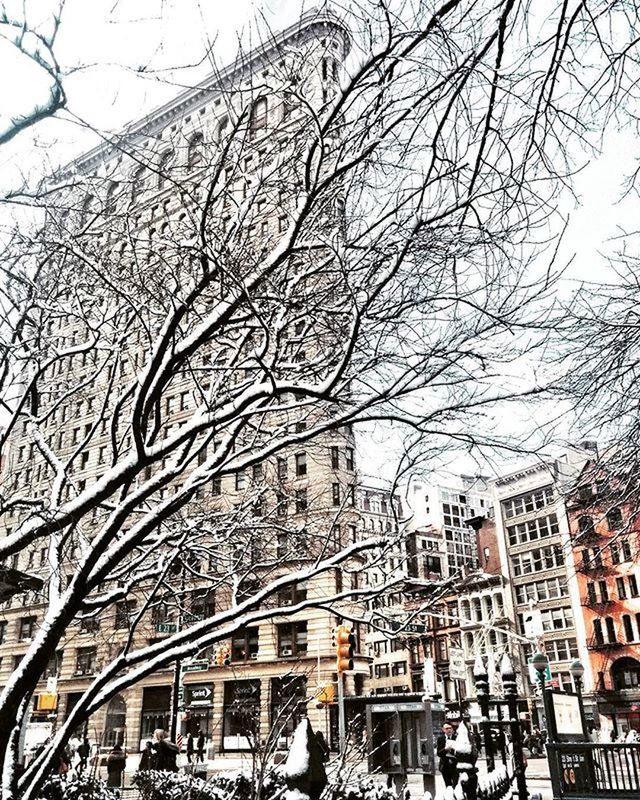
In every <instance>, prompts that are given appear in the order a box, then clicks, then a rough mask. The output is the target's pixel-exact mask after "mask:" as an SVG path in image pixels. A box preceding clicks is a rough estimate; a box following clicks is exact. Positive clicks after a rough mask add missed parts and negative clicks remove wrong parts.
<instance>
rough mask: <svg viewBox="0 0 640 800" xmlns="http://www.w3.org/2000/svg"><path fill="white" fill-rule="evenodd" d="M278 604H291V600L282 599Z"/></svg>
mask: <svg viewBox="0 0 640 800" xmlns="http://www.w3.org/2000/svg"><path fill="white" fill-rule="evenodd" d="M280 605H281V606H290V605H291V600H290V599H286V600H283V601H282V602H281V603H280Z"/></svg>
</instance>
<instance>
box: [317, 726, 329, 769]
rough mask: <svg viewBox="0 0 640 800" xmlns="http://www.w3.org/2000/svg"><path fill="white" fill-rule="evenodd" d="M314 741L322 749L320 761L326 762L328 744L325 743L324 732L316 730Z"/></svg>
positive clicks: (327, 758)
mask: <svg viewBox="0 0 640 800" xmlns="http://www.w3.org/2000/svg"><path fill="white" fill-rule="evenodd" d="M316 741H317V742H318V745H319V747H320V750H321V751H322V761H323V763H324V764H326V763H327V761H328V760H329V745H328V744H327V740H326V739H325V738H324V733H322V731H316Z"/></svg>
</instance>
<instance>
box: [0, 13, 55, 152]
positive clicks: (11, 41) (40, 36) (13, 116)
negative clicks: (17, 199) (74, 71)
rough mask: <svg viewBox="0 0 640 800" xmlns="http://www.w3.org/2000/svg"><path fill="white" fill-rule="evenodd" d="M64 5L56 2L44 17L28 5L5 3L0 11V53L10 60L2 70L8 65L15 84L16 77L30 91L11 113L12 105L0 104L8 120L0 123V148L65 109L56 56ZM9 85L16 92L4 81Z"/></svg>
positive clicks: (13, 86) (8, 82) (8, 83)
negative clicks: (20, 105)
mask: <svg viewBox="0 0 640 800" xmlns="http://www.w3.org/2000/svg"><path fill="white" fill-rule="evenodd" d="M64 4H65V3H64V0H57V2H55V3H53V5H52V7H51V8H47V9H45V10H44V14H43V9H42V8H39V9H36V8H35V7H34V6H32V5H29V4H27V3H24V4H14V3H11V2H6V3H2V5H1V7H0V42H2V44H3V50H2V52H3V56H5V57H7V56H8V58H10V59H11V61H10V62H7V64H6V65H5V68H7V67H8V66H9V63H11V64H12V72H13V75H14V80H15V76H16V75H18V76H21V77H22V80H23V85H24V86H31V87H32V90H31V91H29V90H28V89H27V90H26V91H25V94H26V98H25V97H23V98H22V99H23V100H24V102H25V105H24V107H23V108H19V109H16V111H15V112H12V111H11V106H12V103H9V104H7V105H4V104H3V105H4V113H5V114H7V118H6V119H3V120H2V123H0V144H5V143H7V142H9V141H11V140H12V139H13V138H14V137H15V136H17V135H18V134H19V133H21V132H22V131H25V130H27V129H28V128H31V127H32V126H33V125H35V124H36V123H38V122H40V121H41V120H43V119H45V118H47V117H51V116H53V115H54V114H55V113H56V112H58V111H61V110H62V109H64V108H65V107H66V104H67V96H66V93H65V90H64V85H63V77H64V76H63V70H62V68H61V66H60V64H59V62H58V58H57V55H56V39H57V37H58V32H59V29H60V23H61V20H62V12H63V9H64ZM5 45H6V47H5ZM18 81H20V77H18ZM9 85H11V87H12V88H15V83H12V82H11V81H7V88H8V87H9Z"/></svg>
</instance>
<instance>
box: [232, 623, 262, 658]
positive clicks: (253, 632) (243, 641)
mask: <svg viewBox="0 0 640 800" xmlns="http://www.w3.org/2000/svg"><path fill="white" fill-rule="evenodd" d="M258 631H259V629H258V628H241V629H240V630H239V631H238V632H237V633H236V634H235V635H234V636H233V639H232V640H231V660H232V661H255V659H256V658H257V657H258V642H259V639H258Z"/></svg>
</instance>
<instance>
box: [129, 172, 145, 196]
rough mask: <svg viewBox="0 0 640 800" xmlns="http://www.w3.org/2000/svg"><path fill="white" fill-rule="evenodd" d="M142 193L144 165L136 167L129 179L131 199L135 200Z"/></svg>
mask: <svg viewBox="0 0 640 800" xmlns="http://www.w3.org/2000/svg"><path fill="white" fill-rule="evenodd" d="M143 191H144V165H143V166H141V167H138V169H136V171H135V172H134V173H133V176H132V178H131V199H132V200H134V201H135V200H137V199H138V198H139V197H140V195H141V194H142V192H143Z"/></svg>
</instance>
